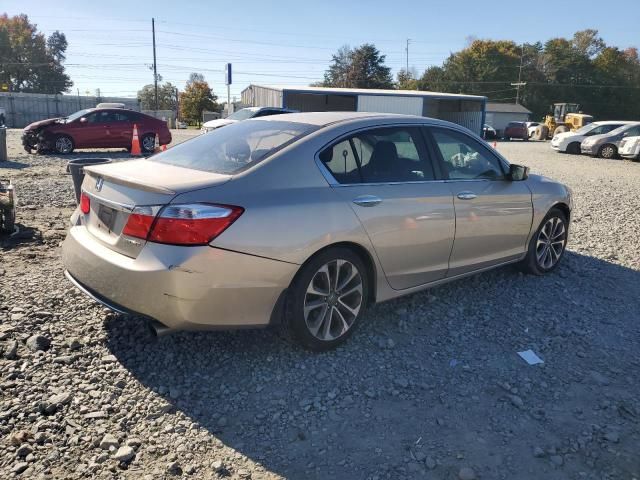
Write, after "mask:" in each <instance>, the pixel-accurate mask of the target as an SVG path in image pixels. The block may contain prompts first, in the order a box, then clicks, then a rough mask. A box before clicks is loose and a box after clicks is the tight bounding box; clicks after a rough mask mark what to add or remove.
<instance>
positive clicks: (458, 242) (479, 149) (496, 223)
mask: <svg viewBox="0 0 640 480" xmlns="http://www.w3.org/2000/svg"><path fill="white" fill-rule="evenodd" d="M428 130H429V131H430V132H431V136H430V138H432V139H433V143H434V145H435V147H436V148H435V150H437V152H436V153H439V154H440V157H441V158H440V161H441V166H442V170H444V175H445V178H448V180H447V182H446V185H447V186H448V188H449V190H450V193H451V194H452V196H453V202H454V206H455V213H456V233H455V240H454V244H453V250H452V252H451V258H450V260H449V273H448V276H455V275H459V274H462V273H466V272H470V271H474V270H479V269H482V268H485V267H489V266H492V265H496V264H499V263H503V262H507V261H510V260H514V259H517V258H519V257H521V256H522V255H523V254H524V253H525V251H526V249H527V238H528V236H529V233H530V230H531V224H532V221H533V206H532V200H531V191H530V190H529V187H528V186H527V183H526V182H515V181H511V180H509V179H508V178H507V175H506V173H507V172H506V166H505V165H504V164H503V162H502V161H501V160H500V159H499V158H498V157H497V156H496V155H495V154H494V153H493V152H492V151H491V150H490V147H487V146H485V145H483V144H481V143H480V142H479V141H477V140H475V139H474V138H473V137H471V136H469V135H466V134H464V133H461V132H459V131H457V130H453V129H448V128H441V127H438V128H435V127H434V128H429V129H428ZM427 137H429V135H427Z"/></svg>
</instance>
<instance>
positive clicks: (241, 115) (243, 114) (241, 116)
mask: <svg viewBox="0 0 640 480" xmlns="http://www.w3.org/2000/svg"><path fill="white" fill-rule="evenodd" d="M256 112H257V110H252V109H250V108H243V109H240V110H238V111H237V112H236V113H232V114H231V115H229V116H228V117H227V118H228V119H229V120H238V121H240V120H246V119H247V118H251V117H253V116H254V115H255V114H256Z"/></svg>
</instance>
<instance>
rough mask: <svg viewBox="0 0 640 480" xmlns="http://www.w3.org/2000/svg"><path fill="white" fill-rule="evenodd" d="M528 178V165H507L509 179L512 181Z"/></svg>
mask: <svg viewBox="0 0 640 480" xmlns="http://www.w3.org/2000/svg"><path fill="white" fill-rule="evenodd" d="M527 178H529V167H525V166H523V165H514V164H513V163H512V164H511V165H509V180H511V181H512V182H520V181H522V180H526V179H527Z"/></svg>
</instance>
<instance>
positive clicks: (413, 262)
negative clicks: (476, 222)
mask: <svg viewBox="0 0 640 480" xmlns="http://www.w3.org/2000/svg"><path fill="white" fill-rule="evenodd" d="M320 159H321V160H322V162H323V163H324V165H325V166H326V167H327V169H328V170H329V171H330V172H331V173H332V175H333V177H334V178H335V179H336V181H337V182H338V185H334V189H335V191H336V192H337V193H338V194H339V195H341V197H342V198H343V199H344V201H345V202H347V203H348V204H349V205H350V206H351V208H352V209H353V211H354V212H355V214H356V215H357V216H358V218H359V220H360V222H361V223H362V225H363V227H364V229H365V231H366V232H367V234H368V236H369V238H370V239H371V243H372V244H373V247H374V249H375V252H376V254H377V256H378V259H379V260H380V264H381V265H382V268H383V270H384V273H385V276H386V278H387V280H388V281H389V284H390V285H391V287H392V288H394V289H396V290H402V289H406V288H410V287H414V286H418V285H422V284H425V283H429V282H433V281H435V280H439V279H442V278H444V276H445V275H446V273H447V269H448V260H449V255H450V253H451V247H452V244H453V235H454V229H455V216H454V209H453V198H452V195H451V192H450V190H449V188H448V186H447V185H446V184H445V183H443V182H437V181H435V175H434V170H433V166H432V163H431V161H430V159H429V158H428V155H427V154H426V149H425V146H424V142H423V139H422V135H421V132H420V129H419V128H418V127H393V128H375V129H371V130H365V131H361V132H358V133H356V134H354V135H352V136H350V137H348V138H345V139H342V140H340V141H338V142H337V143H336V144H334V145H333V146H332V147H329V148H328V149H326V150H325V151H323V152H322V153H321V154H320Z"/></svg>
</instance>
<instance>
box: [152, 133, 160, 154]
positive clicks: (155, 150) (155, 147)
mask: <svg viewBox="0 0 640 480" xmlns="http://www.w3.org/2000/svg"><path fill="white" fill-rule="evenodd" d="M159 151H160V137H159V136H158V134H157V133H156V139H155V142H153V153H158V152H159Z"/></svg>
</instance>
